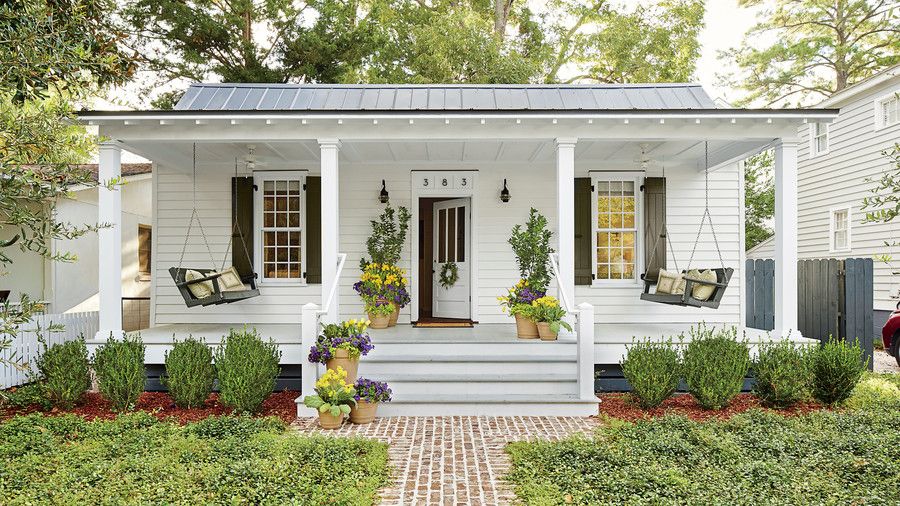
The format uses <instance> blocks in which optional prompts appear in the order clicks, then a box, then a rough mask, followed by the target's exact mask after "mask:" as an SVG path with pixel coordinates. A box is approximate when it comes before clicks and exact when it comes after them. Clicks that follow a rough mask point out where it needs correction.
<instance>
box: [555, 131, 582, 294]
mask: <svg viewBox="0 0 900 506" xmlns="http://www.w3.org/2000/svg"><path fill="white" fill-rule="evenodd" d="M576 141H577V139H575V138H558V139H556V220H557V226H556V230H557V233H558V236H557V239H558V241H559V243H558V244H559V247H558V248H557V251H558V252H559V277H560V281H561V282H560V286H559V290H560V292H562V293H565V294H566V297H567V298H568V300H569V303H570V304H575V299H574V297H575V204H574V202H575V143H576ZM562 293H560V297H559V298H560V299H562V298H563V297H562ZM571 309H572V310H574V309H575V308H574V307H573V308H571Z"/></svg>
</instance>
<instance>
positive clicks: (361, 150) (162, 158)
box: [124, 139, 766, 170]
mask: <svg viewBox="0 0 900 506" xmlns="http://www.w3.org/2000/svg"><path fill="white" fill-rule="evenodd" d="M124 144H125V145H124V147H125V148H126V149H128V150H130V151H133V152H135V153H137V154H139V155H141V156H144V157H146V158H148V159H150V160H153V161H156V162H159V163H164V164H167V165H171V166H173V167H176V168H177V167H185V168H187V167H190V165H191V158H192V143H190V142H171V141H166V142H163V141H140V140H133V141H130V142H128V143H124ZM765 145H766V142H763V141H725V140H713V141H710V143H709V153H710V165H711V166H715V165H716V164H719V163H722V162H724V161H727V160H730V159H732V158H734V157H735V156H738V155H741V154H744V153H747V152H751V151H754V150H757V149H760V148H762V147H764V146H765ZM251 146H252V147H253V160H254V163H255V166H256V168H257V169H276V170H277V169H294V168H298V167H299V168H312V169H315V168H317V167H318V165H319V146H318V144H317V143H316V142H315V141H311V140H310V141H292V142H286V141H272V142H252V143H245V142H198V143H197V165H198V167H200V168H210V169H224V168H229V169H230V168H233V167H234V163H235V159H237V162H238V164H239V167H240V168H241V169H243V168H244V166H245V163H246V161H247V158H248V153H249V150H250V147H251ZM642 151H643V160H645V161H646V165H648V166H650V167H662V166H665V167H671V168H678V167H691V168H700V167H701V166H702V164H703V157H704V150H703V141H702V140H688V139H677V140H641V141H624V140H595V139H581V140H579V141H578V144H577V145H576V151H575V158H576V165H578V166H580V167H582V168H584V166H585V165H588V166H590V167H588V168H598V169H601V168H608V169H612V170H619V169H627V168H633V167H635V166H636V165H638V164H640V162H641V160H642V155H641V153H642ZM555 156H556V155H555V145H554V142H553V141H551V140H514V139H504V140H465V141H463V140H428V141H377V142H376V141H347V142H344V143H342V145H341V150H340V157H341V161H342V162H343V163H351V164H353V163H374V164H378V163H384V164H396V163H409V164H417V165H441V164H479V163H498V164H504V163H509V164H515V163H535V164H552V163H554V161H555ZM594 165H596V167H593V166H594Z"/></svg>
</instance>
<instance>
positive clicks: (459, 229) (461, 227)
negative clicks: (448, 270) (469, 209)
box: [456, 207, 466, 262]
mask: <svg viewBox="0 0 900 506" xmlns="http://www.w3.org/2000/svg"><path fill="white" fill-rule="evenodd" d="M456 210H457V211H458V215H457V217H456V261H457V262H465V261H466V208H465V207H458V208H456Z"/></svg>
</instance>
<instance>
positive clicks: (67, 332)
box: [0, 311, 99, 389]
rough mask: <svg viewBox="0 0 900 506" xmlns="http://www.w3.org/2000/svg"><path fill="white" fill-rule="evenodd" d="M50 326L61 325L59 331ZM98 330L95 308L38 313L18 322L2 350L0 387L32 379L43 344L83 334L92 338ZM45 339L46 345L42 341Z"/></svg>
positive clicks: (20, 383)
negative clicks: (7, 344) (26, 320)
mask: <svg viewBox="0 0 900 506" xmlns="http://www.w3.org/2000/svg"><path fill="white" fill-rule="evenodd" d="M51 325H53V326H56V325H62V326H63V328H62V329H61V330H59V331H52V332H51V331H49V330H48V329H50V327H51ZM98 329H99V324H98V317H97V312H96V311H91V312H85V313H64V314H47V315H36V316H34V317H33V318H32V319H31V321H29V322H28V323H24V324H22V325H19V327H18V333H17V334H16V336H15V337H14V338H13V339H12V342H11V343H10V347H9V348H8V349H6V350H2V351H0V358H2V359H3V360H0V362H2V363H0V389H4V388H10V387H14V386H18V385H22V384H25V383H27V382H29V381H30V380H31V378H32V376H33V374H34V373H35V372H36V361H37V359H38V357H40V355H41V353H42V352H43V350H44V346H45V344H46V346H48V347H49V346H53V345H54V344H57V343H64V342H66V341H71V340H73V339H76V338H78V337H79V336H84V337H85V338H87V339H93V337H94V335H95V334H96V333H97V330H98ZM41 338H43V340H44V343H45V344H41V342H40V339H41Z"/></svg>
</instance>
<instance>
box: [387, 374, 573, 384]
mask: <svg viewBox="0 0 900 506" xmlns="http://www.w3.org/2000/svg"><path fill="white" fill-rule="evenodd" d="M379 380H380V381H387V382H388V383H391V382H422V383H449V382H467V383H477V382H494V383H540V382H554V383H556V382H566V383H575V382H577V381H578V380H577V378H576V377H575V375H574V374H533V373H529V374H523V373H513V374H477V373H471V374H439V373H437V374H433V375H431V374H381V375H380V376H379Z"/></svg>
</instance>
